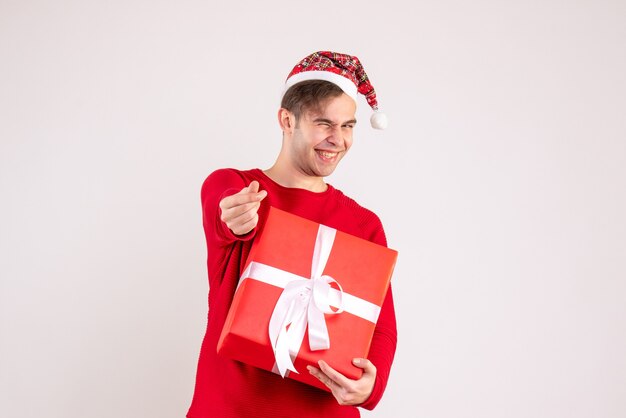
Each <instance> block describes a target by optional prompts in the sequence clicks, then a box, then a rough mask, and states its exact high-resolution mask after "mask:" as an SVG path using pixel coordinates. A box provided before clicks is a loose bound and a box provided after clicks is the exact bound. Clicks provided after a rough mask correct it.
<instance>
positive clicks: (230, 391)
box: [187, 51, 396, 418]
mask: <svg viewBox="0 0 626 418" xmlns="http://www.w3.org/2000/svg"><path fill="white" fill-rule="evenodd" d="M357 91H358V92H360V93H361V94H364V95H365V96H366V98H367V101H368V103H369V104H370V106H372V107H373V108H374V110H376V109H377V103H376V95H375V92H374V89H373V88H372V86H371V84H370V83H369V80H368V78H367V75H366V74H365V72H364V71H363V67H362V66H361V64H360V62H359V60H358V59H357V58H356V57H352V56H349V55H344V54H337V53H333V52H326V51H323V52H316V53H314V54H312V55H309V56H308V57H306V58H305V59H304V60H303V61H301V62H300V63H299V64H298V65H296V67H295V68H294V69H293V71H292V72H291V74H290V75H289V77H288V79H287V83H286V87H285V93H284V95H283V99H282V103H281V108H280V110H279V111H278V122H279V124H280V127H281V129H282V131H283V142H282V148H281V151H280V153H279V155H278V158H277V160H276V162H275V164H274V165H273V166H272V167H271V168H269V169H267V170H265V171H261V170H259V169H253V170H247V171H239V170H235V169H221V170H217V171H215V172H213V173H212V174H211V175H210V176H209V177H208V178H207V179H206V181H205V182H204V184H203V186H202V193H201V197H202V209H203V224H204V230H205V234H206V241H207V249H208V260H207V267H208V272H209V287H210V291H209V309H210V311H209V319H208V325H207V332H206V336H205V339H204V341H203V343H202V349H201V352H200V359H199V362H198V372H197V378H196V388H195V394H194V398H193V402H192V405H191V407H190V409H189V412H188V414H187V417H189V418H208V417H220V418H221V417H272V418H281V417H294V416H298V417H299V418H306V417H332V418H336V417H358V416H359V415H360V414H359V410H358V409H357V406H358V407H362V408H366V409H372V408H374V406H376V404H377V403H378V401H379V400H380V399H381V397H382V394H383V392H384V389H385V386H386V384H387V379H388V377H389V371H390V368H391V364H392V362H393V357H394V353H395V348H396V319H395V313H394V307H393V298H392V294H391V289H389V291H388V292H387V296H386V298H385V301H384V303H383V305H382V307H381V312H380V316H379V319H378V321H377V324H376V329H375V332H374V337H373V340H372V344H371V348H370V352H369V355H368V358H367V359H354V360H353V363H354V365H355V366H357V367H360V368H362V369H363V371H364V373H363V376H362V377H361V378H360V379H358V380H350V379H348V378H346V377H345V376H343V375H341V374H340V373H338V372H337V371H335V370H334V369H333V368H332V367H330V366H329V365H328V364H326V363H325V362H323V361H320V363H319V368H315V367H310V368H309V370H308V372H309V373H311V374H313V375H314V376H316V377H317V378H318V379H319V380H320V381H321V382H322V383H324V384H325V385H327V386H328V387H329V389H330V390H331V393H328V392H325V391H322V390H319V389H317V388H314V387H312V386H309V385H305V384H303V383H300V382H297V381H295V380H292V379H288V378H287V379H283V378H282V377H280V376H279V375H277V374H274V373H271V372H267V371H264V370H261V369H257V368H255V367H252V366H248V365H246V364H243V363H240V362H237V361H234V360H230V359H228V358H224V357H221V356H220V355H219V354H217V352H216V347H217V342H218V339H219V336H220V333H221V330H222V327H223V325H224V320H225V318H226V315H227V313H228V310H229V307H230V304H231V301H232V298H233V295H234V292H235V289H236V287H237V282H238V280H239V277H240V274H241V271H242V267H243V263H244V262H245V260H246V258H247V256H248V253H249V251H250V248H251V246H252V241H253V239H254V237H255V233H256V231H257V227H258V226H260V225H262V224H263V223H264V222H265V219H266V217H267V211H268V209H269V207H270V206H274V207H277V208H279V209H282V210H285V211H288V212H291V213H293V214H295V215H298V216H301V217H304V218H307V219H310V220H312V221H315V222H318V223H322V224H324V225H327V226H330V227H332V228H335V229H338V230H341V231H343V232H346V233H349V234H352V235H355V236H358V237H361V238H364V239H367V240H369V241H372V242H375V243H377V244H381V245H386V239H385V233H384V231H383V227H382V225H381V223H380V220H379V219H378V217H377V216H376V215H375V214H374V213H373V212H371V211H369V210H367V209H365V208H363V207H361V206H359V205H358V204H357V203H356V202H355V201H354V200H352V199H350V198H349V197H347V196H345V195H344V194H343V193H342V192H341V191H339V190H337V189H335V188H334V187H333V186H332V185H330V184H327V183H325V182H324V177H326V176H328V175H330V174H331V173H332V172H333V171H334V170H335V168H336V167H337V164H338V163H339V161H341V159H342V158H343V156H344V155H345V154H346V152H348V150H349V149H350V147H351V145H352V130H353V127H354V125H355V124H356V119H355V111H356V99H357ZM384 124H385V120H384V119H383V117H382V114H378V113H375V114H374V115H373V117H372V125H374V126H375V127H379V128H382V127H384V126H383V125H384ZM260 332H263V330H260ZM266 332H267V331H266ZM306 372H307V371H304V370H303V371H301V373H306Z"/></svg>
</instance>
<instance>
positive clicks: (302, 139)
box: [289, 94, 356, 177]
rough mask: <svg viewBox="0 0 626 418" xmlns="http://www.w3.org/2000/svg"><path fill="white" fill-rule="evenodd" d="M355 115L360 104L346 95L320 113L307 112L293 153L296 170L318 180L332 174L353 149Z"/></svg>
mask: <svg viewBox="0 0 626 418" xmlns="http://www.w3.org/2000/svg"><path fill="white" fill-rule="evenodd" d="M355 112H356V103H354V100H352V99H351V98H350V97H349V96H347V95H346V94H342V95H341V96H338V97H335V98H331V99H328V100H327V101H326V102H325V103H322V105H321V106H320V109H319V110H318V111H315V110H310V111H307V112H304V113H303V114H302V115H301V116H300V120H299V121H298V123H297V124H296V127H295V129H294V132H293V136H292V137H291V146H290V149H289V155H290V157H291V161H292V163H293V164H294V166H295V168H296V169H297V170H299V171H300V172H302V173H303V174H306V175H308V176H314V177H326V176H329V175H330V174H332V172H333V171H335V167H337V164H339V161H340V160H341V159H342V158H343V156H344V155H345V154H346V152H348V150H349V149H350V146H352V130H353V128H354V125H355V124H356V119H355Z"/></svg>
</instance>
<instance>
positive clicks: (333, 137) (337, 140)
mask: <svg viewBox="0 0 626 418" xmlns="http://www.w3.org/2000/svg"><path fill="white" fill-rule="evenodd" d="M343 135H344V132H343V129H342V128H341V125H337V126H335V127H333V128H332V130H331V132H330V135H328V138H326V139H327V141H328V142H331V143H333V144H335V145H339V146H342V145H343V142H344V138H343Z"/></svg>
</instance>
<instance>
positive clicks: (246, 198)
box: [220, 190, 267, 209]
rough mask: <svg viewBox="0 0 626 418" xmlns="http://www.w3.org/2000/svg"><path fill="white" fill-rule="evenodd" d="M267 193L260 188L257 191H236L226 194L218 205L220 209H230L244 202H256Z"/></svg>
mask: <svg viewBox="0 0 626 418" xmlns="http://www.w3.org/2000/svg"><path fill="white" fill-rule="evenodd" d="M266 195H267V192H265V190H262V191H260V192H258V193H241V194H240V193H237V194H233V195H230V196H226V197H225V198H223V199H222V201H221V202H220V207H221V208H222V209H230V208H234V207H235V206H241V205H245V204H246V203H252V202H258V201H261V200H263V198H264V197H265V196H266Z"/></svg>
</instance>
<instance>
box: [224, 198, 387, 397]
mask: <svg viewBox="0 0 626 418" xmlns="http://www.w3.org/2000/svg"><path fill="white" fill-rule="evenodd" d="M397 255H398V253H397V252H396V251H394V250H391V249H389V248H387V247H384V246H382V245H378V244H374V243H372V242H370V241H367V240H364V239H361V238H358V237H355V236H352V235H349V234H346V233H343V232H341V231H337V230H335V229H333V228H329V227H327V226H324V225H320V224H318V223H315V222H313V221H310V220H308V219H304V218H301V217H299V216H296V215H293V214H290V213H288V212H284V211H282V210H279V209H276V208H273V207H271V208H270V210H269V214H268V217H267V220H266V223H265V225H264V227H263V229H262V231H260V234H259V235H257V236H256V237H255V240H254V243H253V245H252V248H251V250H250V254H249V256H248V259H247V261H246V265H245V269H244V271H243V273H242V276H241V278H240V280H239V285H238V287H237V291H236V293H235V296H234V298H233V301H232V304H231V307H230V310H229V312H228V316H227V318H226V322H225V324H224V328H223V330H222V334H221V336H220V339H219V342H218V345H217V350H218V352H219V353H220V354H221V355H224V356H226V357H229V358H232V359H234V360H239V361H242V362H244V363H246V364H249V365H252V366H255V367H259V368H262V369H265V370H271V371H274V372H276V373H279V374H281V375H283V376H288V377H289V378H292V379H295V380H298V381H301V382H304V383H307V384H309V385H313V386H315V387H318V388H321V389H324V390H329V389H328V388H327V387H326V386H325V385H323V384H322V383H321V382H320V381H319V380H318V379H317V378H315V377H314V376H312V375H310V374H309V372H308V370H307V368H306V367H307V366H308V365H313V366H315V367H319V366H318V364H317V362H318V360H324V361H326V362H327V363H328V364H329V365H330V366H331V367H333V368H334V369H335V370H337V371H339V372H340V373H342V374H343V375H345V376H346V377H348V378H350V379H359V378H360V377H361V375H362V373H363V370H362V369H360V368H358V367H356V366H354V365H353V364H352V359H353V358H355V357H361V358H366V357H367V354H368V352H369V347H370V344H371V341H372V335H373V333H374V328H375V326H376V320H377V318H378V313H379V312H380V306H381V305H382V303H383V300H384V299H385V294H386V292H387V288H388V287H389V281H390V279H391V274H392V272H393V268H394V266H395V263H396V258H397ZM289 370H291V373H290V372H289ZM294 372H295V373H294Z"/></svg>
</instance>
